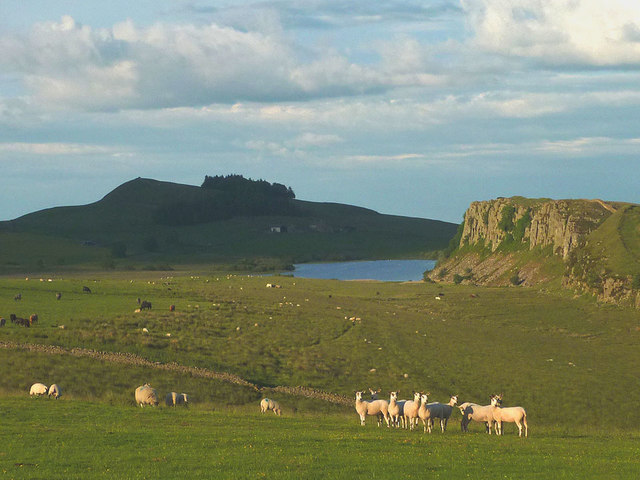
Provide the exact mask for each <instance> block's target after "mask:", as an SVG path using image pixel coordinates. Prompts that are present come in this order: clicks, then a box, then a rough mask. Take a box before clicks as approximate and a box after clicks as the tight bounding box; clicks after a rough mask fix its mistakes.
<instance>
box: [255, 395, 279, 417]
mask: <svg viewBox="0 0 640 480" xmlns="http://www.w3.org/2000/svg"><path fill="white" fill-rule="evenodd" d="M269 410H273V413H275V414H276V415H278V416H280V415H282V410H281V409H280V404H279V403H278V402H276V401H275V400H271V399H270V398H263V399H262V400H260V412H262V413H266V412H268V411H269Z"/></svg>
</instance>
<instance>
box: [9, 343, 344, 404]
mask: <svg viewBox="0 0 640 480" xmlns="http://www.w3.org/2000/svg"><path fill="white" fill-rule="evenodd" d="M0 348H5V349H8V350H28V351H32V352H40V353H46V354H49V355H70V356H73V357H89V358H93V359H96V360H102V361H106V362H111V363H119V364H125V365H135V366H140V367H147V368H155V369H158V370H166V371H172V372H181V373H186V374H189V375H191V376H194V377H201V378H213V379H217V380H222V381H225V382H230V383H235V384H236V385H242V386H245V387H249V388H253V389H255V390H256V391H269V392H280V393H286V394H288V395H294V396H299V397H307V398H314V399H318V400H324V401H326V402H330V403H334V404H338V405H351V404H352V403H353V401H352V400H351V399H349V398H347V397H345V396H343V395H338V394H335V393H331V392H325V391H322V390H316V389H314V388H309V387H304V386H296V387H291V386H286V385H279V386H275V387H261V386H259V385H256V384H255V383H251V382H248V381H247V380H245V379H243V378H241V377H239V376H238V375H234V374H232V373H227V372H216V371H214V370H209V369H207V368H202V367H190V366H186V365H180V364H179V363H176V362H170V363H161V362H152V361H150V360H147V359H146V358H143V357H141V356H139V355H135V354H133V353H121V352H101V351H99V350H92V349H89V348H78V347H74V348H64V347H59V346H55V345H41V344H33V343H16V342H6V341H0Z"/></svg>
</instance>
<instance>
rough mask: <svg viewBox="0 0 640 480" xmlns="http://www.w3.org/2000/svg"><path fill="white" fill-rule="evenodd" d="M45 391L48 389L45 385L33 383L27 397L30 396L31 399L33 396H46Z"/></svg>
mask: <svg viewBox="0 0 640 480" xmlns="http://www.w3.org/2000/svg"><path fill="white" fill-rule="evenodd" d="M47 390H49V388H48V387H47V386H46V385H45V384H43V383H34V384H33V385H31V389H30V390H29V395H31V396H32V397H33V396H34V395H35V396H40V395H46V394H47Z"/></svg>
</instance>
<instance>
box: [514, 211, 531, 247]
mask: <svg viewBox="0 0 640 480" xmlns="http://www.w3.org/2000/svg"><path fill="white" fill-rule="evenodd" d="M530 225H531V214H530V213H529V211H528V210H527V211H526V212H525V214H524V215H522V217H520V218H519V219H518V220H517V221H516V225H515V227H514V229H513V239H514V240H515V241H516V242H521V241H522V239H523V238H524V232H525V230H526V229H527V228H529V226H530Z"/></svg>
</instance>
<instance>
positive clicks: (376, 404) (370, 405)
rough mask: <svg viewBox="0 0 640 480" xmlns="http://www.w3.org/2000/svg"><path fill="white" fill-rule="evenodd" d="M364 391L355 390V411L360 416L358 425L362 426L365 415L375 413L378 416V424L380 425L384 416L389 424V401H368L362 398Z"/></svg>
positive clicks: (388, 425)
mask: <svg viewBox="0 0 640 480" xmlns="http://www.w3.org/2000/svg"><path fill="white" fill-rule="evenodd" d="M363 393H364V392H362V391H359V392H356V412H358V415H359V416H360V425H362V426H364V424H365V423H364V422H365V418H366V417H367V415H375V416H376V417H377V418H378V426H380V425H382V419H383V418H384V419H385V421H386V422H387V427H390V424H389V403H388V402H387V401H386V400H372V401H370V402H368V401H366V400H362V394H363Z"/></svg>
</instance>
